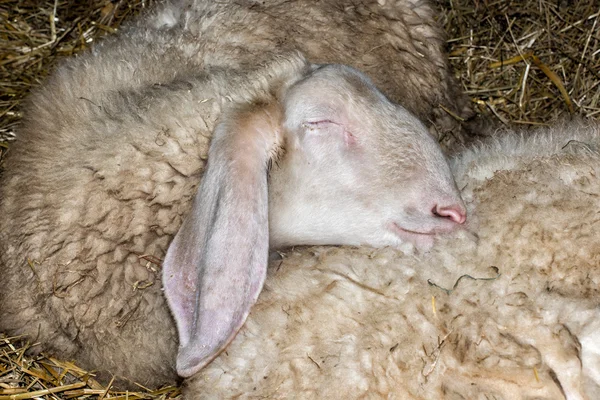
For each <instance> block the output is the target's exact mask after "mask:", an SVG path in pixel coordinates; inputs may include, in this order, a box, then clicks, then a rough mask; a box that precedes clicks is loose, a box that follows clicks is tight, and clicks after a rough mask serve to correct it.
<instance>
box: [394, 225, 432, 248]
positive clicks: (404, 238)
mask: <svg viewBox="0 0 600 400" xmlns="http://www.w3.org/2000/svg"><path fill="white" fill-rule="evenodd" d="M389 229H390V231H392V233H394V235H395V236H396V237H397V238H399V239H400V241H401V242H402V243H407V242H408V243H412V244H413V245H415V246H416V247H417V248H419V249H421V250H425V251H427V250H429V249H430V248H431V247H432V246H433V241H434V237H435V236H436V234H437V232H434V231H429V232H422V231H413V230H412V229H406V228H403V227H401V226H400V225H398V224H397V223H395V222H392V223H390V224H389Z"/></svg>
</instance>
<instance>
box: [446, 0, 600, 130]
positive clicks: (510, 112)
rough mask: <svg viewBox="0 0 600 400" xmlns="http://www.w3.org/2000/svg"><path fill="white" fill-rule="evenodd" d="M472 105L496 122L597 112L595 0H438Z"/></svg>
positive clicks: (598, 9) (599, 58) (598, 11)
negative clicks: (497, 120) (496, 120)
mask: <svg viewBox="0 0 600 400" xmlns="http://www.w3.org/2000/svg"><path fill="white" fill-rule="evenodd" d="M438 3H439V4H440V8H441V9H442V10H443V12H442V16H441V22H442V23H443V24H444V26H445V28H446V30H447V32H448V34H449V37H450V40H449V44H450V60H451V63H452V66H453V67H454V68H455V70H456V72H457V74H458V76H459V78H460V82H461V84H462V86H463V88H464V91H465V92H466V93H467V94H468V95H469V96H470V97H471V98H472V100H473V102H474V106H475V108H476V111H478V112H479V113H482V114H487V115H490V116H492V117H493V118H497V119H499V120H500V121H502V122H503V123H520V124H545V123H549V122H552V121H554V120H556V119H558V118H561V117H564V116H565V115H569V114H579V115H584V116H586V117H600V3H598V1H597V0H581V1H557V0H552V1H546V0H537V1H510V0H496V1H494V0H438Z"/></svg>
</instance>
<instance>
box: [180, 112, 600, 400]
mask: <svg viewBox="0 0 600 400" xmlns="http://www.w3.org/2000/svg"><path fill="white" fill-rule="evenodd" d="M599 161H600V123H598V122H569V123H564V124H562V125H557V126H555V127H552V128H546V129H542V130H539V131H537V132H535V133H532V132H525V133H520V134H519V133H515V132H510V131H509V132H504V133H502V134H498V135H497V137H496V138H491V139H488V141H486V142H483V143H479V144H476V145H474V146H472V147H469V148H467V149H465V150H463V151H462V152H461V153H460V154H458V155H457V156H455V157H454V158H453V159H452V160H450V163H451V166H452V169H453V172H454V173H455V174H456V180H457V184H458V185H459V187H460V188H462V194H463V198H464V199H465V201H466V204H467V209H468V212H469V214H470V222H469V224H468V226H467V227H465V229H462V230H460V231H457V232H455V233H451V234H449V235H445V236H440V237H439V238H438V240H437V243H436V244H435V245H434V247H433V248H432V249H431V250H430V251H429V252H428V253H415V252H410V251H404V252H402V251H400V250H398V249H395V248H392V247H387V248H380V249H374V248H368V247H302V248H294V249H291V250H288V251H286V252H284V253H282V254H281V255H280V256H279V257H276V258H274V259H273V260H272V262H271V265H270V269H269V273H268V278H267V281H266V284H265V287H264V290H263V293H262V295H261V297H260V298H259V300H258V302H257V303H256V305H255V307H254V308H253V311H252V313H251V315H250V317H249V319H248V320H247V322H246V324H245V326H244V328H243V329H242V330H241V331H240V333H239V334H238V336H237V337H236V339H235V340H234V341H233V343H232V344H231V345H230V347H229V348H228V349H227V350H226V352H224V353H222V354H221V355H220V356H219V357H218V358H217V359H216V360H215V361H214V362H213V363H212V364H210V365H209V366H208V367H207V368H205V369H204V370H202V371H200V372H199V373H198V374H196V375H195V376H194V377H192V378H191V379H189V380H188V381H187V382H186V388H185V391H184V397H186V394H187V396H188V397H186V398H193V396H192V394H194V393H196V394H198V393H200V394H202V396H201V398H204V399H213V398H240V399H258V398H269V399H283V398H289V397H290V395H293V396H294V397H297V398H303V399H323V398H327V399H329V398H332V399H333V398H344V399H357V398H388V399H511V400H513V399H533V398H535V399H562V398H566V399H570V400H573V399H597V398H600V346H599V345H598V344H599V343H600V289H599V288H600V269H599V268H597V267H598V260H599V258H598V257H599V256H598V254H599V253H598V249H600V236H599V235H598V234H597V232H598V231H599V229H600V226H599V224H600V222H599V221H600V220H599V218H598V210H599V207H598V198H599V197H598V196H600V162H599Z"/></svg>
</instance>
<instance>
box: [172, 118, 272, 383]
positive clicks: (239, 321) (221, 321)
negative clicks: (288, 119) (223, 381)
mask: <svg viewBox="0 0 600 400" xmlns="http://www.w3.org/2000/svg"><path fill="white" fill-rule="evenodd" d="M223 119H224V121H223V122H222V123H220V124H219V125H218V126H217V128H216V129H215V133H214V136H213V139H212V143H211V147H210V150H209V154H210V156H209V162H208V165H207V168H206V171H205V173H204V176H203V177H202V182H201V184H200V186H199V188H198V193H197V194H196V198H195V200H194V203H193V205H192V210H191V211H190V213H189V215H188V216H187V217H186V220H185V221H184V223H183V225H182V226H181V229H180V230H179V232H178V233H177V235H176V236H175V239H174V240H173V242H172V243H171V245H170V247H169V250H168V252H167V255H166V257H165V261H164V263H163V286H164V289H165V296H166V298H167V301H168V304H169V308H170V309H171V312H172V314H173V317H174V318H175V321H176V323H177V330H178V333H179V342H180V348H179V353H178V355H177V372H178V373H179V375H181V376H183V377H189V376H191V375H193V374H195V373H196V372H197V371H199V370H200V369H201V368H203V367H204V366H205V365H206V364H208V363H209V362H211V361H212V360H213V359H214V358H215V357H216V356H217V355H218V354H219V353H220V352H221V351H222V350H223V349H224V348H225V347H226V346H227V345H228V344H229V342H231V340H233V338H234V337H235V335H236V333H237V331H238V330H239V329H240V328H241V326H242V325H243V324H244V321H245V320H246V317H247V316H248V313H249V312H250V308H251V307H252V305H253V304H254V302H255V301H256V299H257V297H258V294H259V293H260V291H261V289H262V285H263V283H264V280H265V277H266V268H267V257H268V249H269V231H268V204H267V202H268V193H267V168H266V166H267V164H268V161H269V159H270V157H272V156H273V155H274V154H276V153H277V152H276V151H273V148H275V147H276V146H277V145H278V143H279V141H280V138H278V132H279V126H280V122H279V110H278V108H274V107H271V108H270V107H268V106H267V107H264V108H259V107H257V108H256V109H253V108H251V109H250V110H241V111H239V112H237V113H233V112H232V113H231V114H230V115H227V116H226V117H224V118H223Z"/></svg>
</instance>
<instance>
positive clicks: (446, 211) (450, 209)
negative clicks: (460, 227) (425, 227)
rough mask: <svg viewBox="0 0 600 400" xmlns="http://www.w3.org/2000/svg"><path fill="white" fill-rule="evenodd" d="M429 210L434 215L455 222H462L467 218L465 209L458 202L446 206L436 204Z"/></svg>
mask: <svg viewBox="0 0 600 400" xmlns="http://www.w3.org/2000/svg"><path fill="white" fill-rule="evenodd" d="M431 211H432V212H433V214H434V215H437V216H438V217H441V218H448V219H450V220H452V221H454V222H456V223H457V224H464V223H465V221H466V220H467V211H466V210H465V208H464V207H463V206H462V205H460V204H454V205H451V206H446V207H440V206H437V205H436V206H435V207H433V210H431Z"/></svg>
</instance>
